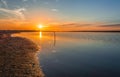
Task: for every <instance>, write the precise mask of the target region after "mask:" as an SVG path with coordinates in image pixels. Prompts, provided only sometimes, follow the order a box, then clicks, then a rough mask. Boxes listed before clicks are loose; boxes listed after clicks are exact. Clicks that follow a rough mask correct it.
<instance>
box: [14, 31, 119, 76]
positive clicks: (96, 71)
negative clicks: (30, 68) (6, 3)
mask: <svg viewBox="0 0 120 77" xmlns="http://www.w3.org/2000/svg"><path fill="white" fill-rule="evenodd" d="M55 34H56V37H53V35H54V33H42V34H41V33H40V35H39V33H27V34H26V33H22V34H18V36H22V37H26V38H29V39H31V40H32V41H34V42H36V43H37V44H38V45H39V46H40V48H41V50H40V54H39V55H38V56H39V61H40V66H41V68H42V70H43V72H44V73H45V75H46V77H120V74H119V73H120V33H89V32H85V33H82V32H73V33H72V32H58V33H55ZM16 36H17V35H16Z"/></svg>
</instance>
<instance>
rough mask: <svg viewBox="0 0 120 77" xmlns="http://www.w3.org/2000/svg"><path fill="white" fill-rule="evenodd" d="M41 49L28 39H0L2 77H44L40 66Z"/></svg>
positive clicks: (0, 70) (0, 71)
mask: <svg viewBox="0 0 120 77" xmlns="http://www.w3.org/2000/svg"><path fill="white" fill-rule="evenodd" d="M38 50H39V48H38V47H37V45H36V44H34V43H33V42H31V41H30V40H28V39H25V38H20V37H9V38H4V39H0V77H44V74H43V72H42V70H41V69H40V66H39V61H38V58H37V54H38V52H37V51H38Z"/></svg>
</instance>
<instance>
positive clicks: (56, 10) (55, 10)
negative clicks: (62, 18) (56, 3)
mask: <svg viewBox="0 0 120 77" xmlns="http://www.w3.org/2000/svg"><path fill="white" fill-rule="evenodd" d="M51 11H53V12H58V11H59V10H58V9H51Z"/></svg>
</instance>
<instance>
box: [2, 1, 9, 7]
mask: <svg viewBox="0 0 120 77" xmlns="http://www.w3.org/2000/svg"><path fill="white" fill-rule="evenodd" d="M1 2H2V3H3V5H4V6H5V8H8V4H7V2H6V0H1Z"/></svg>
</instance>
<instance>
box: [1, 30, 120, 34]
mask: <svg viewBox="0 0 120 77" xmlns="http://www.w3.org/2000/svg"><path fill="white" fill-rule="evenodd" d="M22 32H107V33H108V32H112V33H120V31H115V30H109V31H41V30H0V34H13V33H22Z"/></svg>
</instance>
